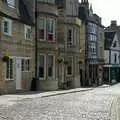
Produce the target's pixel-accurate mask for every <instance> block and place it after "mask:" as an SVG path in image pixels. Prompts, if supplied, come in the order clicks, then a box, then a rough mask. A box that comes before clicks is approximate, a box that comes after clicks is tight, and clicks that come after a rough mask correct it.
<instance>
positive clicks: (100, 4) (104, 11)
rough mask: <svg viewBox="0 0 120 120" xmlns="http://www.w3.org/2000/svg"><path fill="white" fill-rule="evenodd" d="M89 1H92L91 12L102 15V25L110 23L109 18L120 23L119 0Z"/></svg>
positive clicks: (90, 1) (90, 0)
mask: <svg viewBox="0 0 120 120" xmlns="http://www.w3.org/2000/svg"><path fill="white" fill-rule="evenodd" d="M89 3H92V6H93V12H94V13H96V14H98V15H99V16H100V17H102V23H103V25H105V26H108V25H110V21H111V20H117V23H118V24H120V13H119V11H120V0H89Z"/></svg>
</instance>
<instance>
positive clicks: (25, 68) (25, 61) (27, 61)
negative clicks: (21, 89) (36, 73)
mask: <svg viewBox="0 0 120 120" xmlns="http://www.w3.org/2000/svg"><path fill="white" fill-rule="evenodd" d="M21 70H22V71H23V72H28V71H30V59H22V62H21Z"/></svg>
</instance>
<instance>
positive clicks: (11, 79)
mask: <svg viewBox="0 0 120 120" xmlns="http://www.w3.org/2000/svg"><path fill="white" fill-rule="evenodd" d="M5 81H14V79H5Z"/></svg>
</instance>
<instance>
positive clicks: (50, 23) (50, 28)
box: [47, 19, 55, 41]
mask: <svg viewBox="0 0 120 120" xmlns="http://www.w3.org/2000/svg"><path fill="white" fill-rule="evenodd" d="M54 36H55V21H54V20H53V19H48V20H47V40H48V41H53V40H54Z"/></svg>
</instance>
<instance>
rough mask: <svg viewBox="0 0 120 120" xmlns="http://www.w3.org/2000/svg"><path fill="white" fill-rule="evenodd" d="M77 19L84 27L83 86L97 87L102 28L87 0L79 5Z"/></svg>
mask: <svg viewBox="0 0 120 120" xmlns="http://www.w3.org/2000/svg"><path fill="white" fill-rule="evenodd" d="M79 18H80V19H81V20H82V23H84V25H85V29H84V30H85V32H84V34H85V44H84V46H85V60H84V61H85V85H99V84H102V79H103V70H102V68H103V63H104V57H103V56H104V52H103V51H104V45H103V43H104V27H103V26H102V23H101V18H100V17H99V16H98V15H97V14H94V13H93V10H92V6H90V5H89V2H88V0H83V1H81V3H80V4H79Z"/></svg>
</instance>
